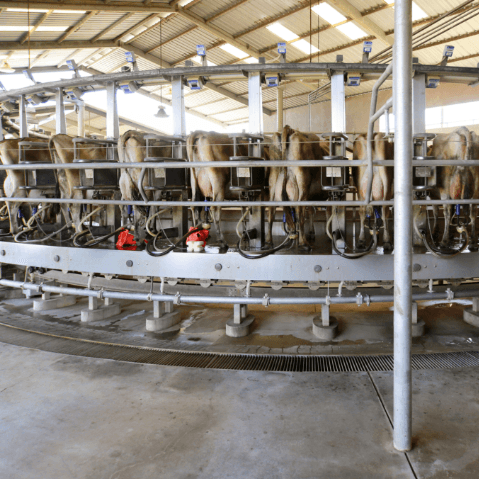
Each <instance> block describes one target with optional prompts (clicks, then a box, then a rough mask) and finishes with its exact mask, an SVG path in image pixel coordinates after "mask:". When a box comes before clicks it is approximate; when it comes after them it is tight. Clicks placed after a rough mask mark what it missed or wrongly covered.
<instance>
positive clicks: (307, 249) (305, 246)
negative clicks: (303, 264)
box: [298, 244, 312, 253]
mask: <svg viewBox="0 0 479 479" xmlns="http://www.w3.org/2000/svg"><path fill="white" fill-rule="evenodd" d="M298 249H299V251H304V252H305V253H309V252H310V251H311V249H312V248H311V246H309V244H300V245H299V246H298Z"/></svg>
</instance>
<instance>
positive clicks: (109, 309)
mask: <svg viewBox="0 0 479 479" xmlns="http://www.w3.org/2000/svg"><path fill="white" fill-rule="evenodd" d="M120 311H121V308H120V305H119V303H113V301H112V299H110V298H105V302H104V304H103V305H101V306H98V298H97V297H95V296H89V297H88V309H83V310H82V312H81V320H82V322H89V321H97V320H100V319H106V318H110V317H112V316H116V315H117V314H120Z"/></svg>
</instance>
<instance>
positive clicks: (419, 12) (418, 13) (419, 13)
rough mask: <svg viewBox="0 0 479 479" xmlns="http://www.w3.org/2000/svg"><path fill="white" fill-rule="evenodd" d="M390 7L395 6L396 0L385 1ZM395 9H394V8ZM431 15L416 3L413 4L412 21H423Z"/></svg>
mask: <svg viewBox="0 0 479 479" xmlns="http://www.w3.org/2000/svg"><path fill="white" fill-rule="evenodd" d="M384 1H385V2H386V3H387V4H388V5H391V4H394V0H384ZM393 8H394V7H393ZM428 16H429V15H428V14H427V13H426V12H425V11H424V10H423V9H422V8H421V7H420V6H419V5H418V4H417V3H416V2H412V21H413V22H415V21H416V20H421V19H422V18H426V17H428Z"/></svg>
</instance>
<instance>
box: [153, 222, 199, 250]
mask: <svg viewBox="0 0 479 479" xmlns="http://www.w3.org/2000/svg"><path fill="white" fill-rule="evenodd" d="M204 229H205V228H203V227H201V226H199V227H197V228H195V229H192V230H191V231H188V232H187V233H186V234H184V235H183V236H182V237H181V238H180V239H179V240H178V241H177V242H176V243H175V244H172V245H171V246H169V247H168V248H167V249H165V250H163V251H151V250H150V244H152V243H151V242H150V243H147V245H146V252H147V253H148V254H149V255H150V256H154V257H155V258H159V257H160V256H165V255H167V254H168V253H171V252H172V251H173V250H174V249H176V248H178V247H179V246H180V244H181V243H182V242H183V241H184V240H185V239H186V238H188V236H190V235H192V234H194V233H198V232H199V231H203V230H204ZM153 246H154V245H153Z"/></svg>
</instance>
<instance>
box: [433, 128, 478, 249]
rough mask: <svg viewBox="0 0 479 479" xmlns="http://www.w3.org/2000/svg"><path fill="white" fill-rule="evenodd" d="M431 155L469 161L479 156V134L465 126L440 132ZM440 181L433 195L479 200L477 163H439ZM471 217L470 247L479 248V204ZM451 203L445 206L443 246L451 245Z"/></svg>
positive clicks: (474, 207)
mask: <svg viewBox="0 0 479 479" xmlns="http://www.w3.org/2000/svg"><path fill="white" fill-rule="evenodd" d="M428 155H430V156H433V157H435V158H437V159H439V160H441V159H448V160H451V159H452V160H454V159H458V160H469V159H477V158H479V144H478V136H477V135H476V134H475V133H474V132H471V131H469V130H468V129H467V128H466V127H460V128H457V129H456V130H454V131H453V132H451V133H445V134H439V135H437V136H436V138H435V139H434V141H433V144H432V147H431V148H430V150H429V152H428ZM436 177H437V184H436V188H435V190H434V191H433V192H431V198H434V199H442V200H446V199H453V200H457V203H458V204H461V200H464V199H479V167H477V166H454V165H452V166H440V167H437V170H436ZM469 213H470V214H469V216H470V218H471V238H470V246H469V248H470V249H472V250H475V249H477V235H476V216H477V205H471V206H470V208H469ZM451 218H452V205H444V223H445V225H444V235H443V238H442V241H441V246H443V247H446V248H447V247H448V246H449V245H450V242H451V229H450V226H451Z"/></svg>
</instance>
